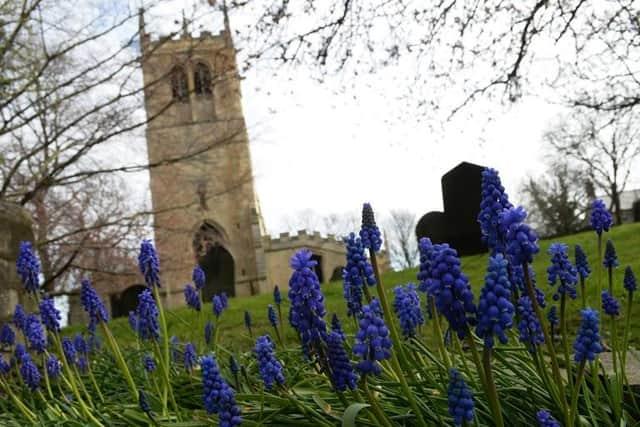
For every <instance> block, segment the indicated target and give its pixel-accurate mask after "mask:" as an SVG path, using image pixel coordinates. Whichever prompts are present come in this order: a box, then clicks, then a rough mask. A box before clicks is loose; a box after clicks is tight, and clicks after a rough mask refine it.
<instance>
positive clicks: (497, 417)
mask: <svg viewBox="0 0 640 427" xmlns="http://www.w3.org/2000/svg"><path fill="white" fill-rule="evenodd" d="M482 362H483V365H484V374H485V378H486V380H487V397H488V399H489V405H490V406H491V412H493V418H494V422H495V423H496V426H497V427H503V426H504V421H503V419H502V408H500V399H499V398H498V390H497V389H496V383H495V382H494V381H493V373H492V370H491V349H490V348H488V347H486V346H485V347H484V349H483V351H482Z"/></svg>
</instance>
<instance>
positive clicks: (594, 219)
mask: <svg viewBox="0 0 640 427" xmlns="http://www.w3.org/2000/svg"><path fill="white" fill-rule="evenodd" d="M612 223H613V218H612V217H611V214H610V213H609V210H608V209H607V206H606V205H605V204H604V202H603V201H602V200H601V199H596V200H594V201H593V203H592V204H591V228H593V230H594V231H595V232H596V233H598V236H601V235H602V232H603V231H609V227H611V224H612Z"/></svg>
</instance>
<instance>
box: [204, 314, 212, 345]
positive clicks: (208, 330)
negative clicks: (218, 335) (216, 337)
mask: <svg viewBox="0 0 640 427" xmlns="http://www.w3.org/2000/svg"><path fill="white" fill-rule="evenodd" d="M212 338H213V323H211V321H210V320H207V323H206V324H205V325H204V341H205V342H206V343H207V345H209V344H211V339H212Z"/></svg>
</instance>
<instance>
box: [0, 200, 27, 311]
mask: <svg viewBox="0 0 640 427" xmlns="http://www.w3.org/2000/svg"><path fill="white" fill-rule="evenodd" d="M22 241H30V242H33V241H34V237H33V230H32V228H31V217H30V216H29V214H28V213H27V212H26V211H25V210H24V209H22V208H21V207H20V206H18V205H15V204H13V203H6V202H0V323H3V322H5V321H7V320H9V319H10V318H11V316H12V315H13V310H14V308H15V305H16V304H17V303H19V302H20V303H22V304H25V303H27V302H28V301H26V298H25V293H24V292H22V285H21V283H20V278H19V277H18V274H17V273H16V260H17V259H18V252H19V250H20V242H22Z"/></svg>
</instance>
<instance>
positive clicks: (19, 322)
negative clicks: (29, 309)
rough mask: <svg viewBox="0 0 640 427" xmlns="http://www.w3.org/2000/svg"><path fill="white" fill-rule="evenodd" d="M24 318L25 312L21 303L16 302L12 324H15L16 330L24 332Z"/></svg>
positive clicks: (25, 316) (25, 318)
mask: <svg viewBox="0 0 640 427" xmlns="http://www.w3.org/2000/svg"><path fill="white" fill-rule="evenodd" d="M26 320H27V314H26V313H25V312H24V308H23V307H22V304H16V309H15V311H14V312H13V324H14V325H16V328H18V330H20V331H23V332H24V327H25V322H26Z"/></svg>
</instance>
